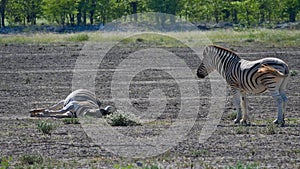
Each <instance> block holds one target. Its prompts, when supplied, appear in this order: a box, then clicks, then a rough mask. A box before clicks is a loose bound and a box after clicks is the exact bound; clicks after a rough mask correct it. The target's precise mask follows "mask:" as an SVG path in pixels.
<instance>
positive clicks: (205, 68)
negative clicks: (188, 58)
mask: <svg viewBox="0 0 300 169" xmlns="http://www.w3.org/2000/svg"><path fill="white" fill-rule="evenodd" d="M210 65H211V63H210V62H209V61H208V60H207V59H206V58H204V59H203V61H202V63H201V64H200V66H199V67H198V69H197V77H199V78H201V79H203V78H205V77H206V76H208V74H209V73H210V72H212V71H213V70H214V68H213V67H212V66H210Z"/></svg>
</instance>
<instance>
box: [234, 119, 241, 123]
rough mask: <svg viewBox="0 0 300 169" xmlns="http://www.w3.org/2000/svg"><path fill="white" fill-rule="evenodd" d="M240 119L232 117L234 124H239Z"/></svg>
mask: <svg viewBox="0 0 300 169" xmlns="http://www.w3.org/2000/svg"><path fill="white" fill-rule="evenodd" d="M240 121H241V119H234V121H233V122H234V124H239V123H240Z"/></svg>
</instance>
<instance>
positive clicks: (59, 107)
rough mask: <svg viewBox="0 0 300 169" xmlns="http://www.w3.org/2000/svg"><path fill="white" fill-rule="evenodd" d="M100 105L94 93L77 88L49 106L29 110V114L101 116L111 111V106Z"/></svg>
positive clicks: (44, 115) (58, 116)
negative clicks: (103, 106)
mask: <svg viewBox="0 0 300 169" xmlns="http://www.w3.org/2000/svg"><path fill="white" fill-rule="evenodd" d="M100 106H101V102H100V101H99V99H98V98H97V97H96V96H95V94H94V93H92V92H91V91H89V90H85V89H78V90H75V91H73V92H72V93H70V94H69V95H68V96H67V97H66V99H64V100H61V101H59V102H58V103H57V104H55V105H53V106H52V107H50V108H42V109H33V110H30V116H31V117H56V118H67V117H78V116H85V115H87V116H93V117H102V116H104V115H107V114H110V113H112V111H113V110H112V107H111V106H107V107H106V108H104V109H101V108H100Z"/></svg>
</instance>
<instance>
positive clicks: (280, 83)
mask: <svg viewBox="0 0 300 169" xmlns="http://www.w3.org/2000/svg"><path fill="white" fill-rule="evenodd" d="M203 57H204V58H203V61H202V63H201V64H200V66H199V68H198V70H197V76H198V77H199V78H204V77H206V76H207V75H208V74H209V73H210V72H212V71H213V70H216V71H218V72H219V73H220V74H221V75H222V76H223V77H224V78H225V80H226V82H227V83H228V85H230V86H231V88H232V91H233V95H234V104H235V106H236V108H237V111H238V112H237V118H236V120H235V123H239V122H242V123H247V120H248V115H247V101H246V94H247V93H255V94H258V93H262V92H264V91H266V90H268V91H269V92H270V93H271V95H272V97H273V98H274V99H275V100H276V103H277V107H278V117H277V119H276V120H275V121H274V123H277V124H282V125H283V124H284V112H285V106H286V101H287V97H286V94H285V88H286V84H287V81H288V78H289V68H288V65H287V64H286V63H285V62H284V61H282V60H280V59H277V58H270V57H269V58H264V59H260V60H255V61H248V60H245V59H242V58H240V57H239V56H238V54H236V53H235V52H233V51H231V50H228V49H225V48H223V47H220V46H216V45H210V46H207V47H206V48H205V49H204V52H203Z"/></svg>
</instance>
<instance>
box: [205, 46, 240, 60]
mask: <svg viewBox="0 0 300 169" xmlns="http://www.w3.org/2000/svg"><path fill="white" fill-rule="evenodd" d="M208 47H213V48H217V49H219V50H222V51H226V52H228V53H231V54H232V55H233V56H235V57H237V58H239V59H241V58H240V56H239V55H238V54H237V53H236V52H234V51H232V50H230V49H227V48H224V47H221V46H218V45H209V46H208Z"/></svg>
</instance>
